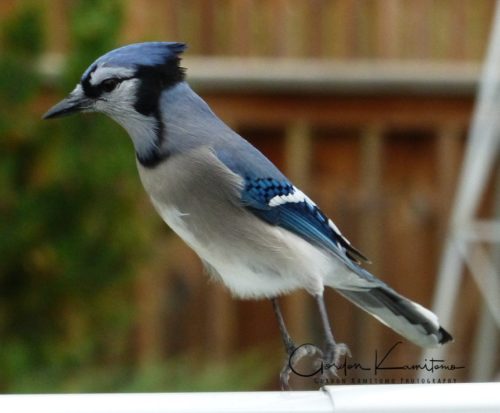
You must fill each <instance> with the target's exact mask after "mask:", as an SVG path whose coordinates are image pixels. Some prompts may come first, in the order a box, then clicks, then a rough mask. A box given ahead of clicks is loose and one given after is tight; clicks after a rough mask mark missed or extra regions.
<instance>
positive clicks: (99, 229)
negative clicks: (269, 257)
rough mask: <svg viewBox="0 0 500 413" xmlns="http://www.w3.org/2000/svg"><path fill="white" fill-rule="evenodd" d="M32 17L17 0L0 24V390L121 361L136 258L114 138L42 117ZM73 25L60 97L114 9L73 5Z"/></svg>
mask: <svg viewBox="0 0 500 413" xmlns="http://www.w3.org/2000/svg"><path fill="white" fill-rule="evenodd" d="M42 17H43V16H42V14H41V10H39V9H38V7H37V3H35V2H26V3H24V4H23V5H22V6H21V7H20V8H19V9H18V10H17V12H16V13H15V14H14V15H11V16H9V18H8V20H6V21H5V22H2V23H3V24H2V27H3V31H2V38H1V42H2V43H1V47H2V54H1V56H0V74H1V75H0V134H1V140H0V211H1V223H0V234H1V236H0V257H1V261H0V337H1V339H0V340H1V347H0V388H1V389H3V390H9V389H10V388H11V385H12V383H15V382H16V381H17V380H18V379H19V377H26V376H29V375H31V374H33V373H34V372H35V371H37V370H39V369H45V368H47V366H50V369H52V370H53V371H54V372H58V374H59V375H60V374H62V372H64V371H69V370H71V369H72V368H74V367H75V366H78V365H84V364H86V363H87V364H88V363H96V362H98V361H100V362H102V361H103V360H106V359H108V358H113V359H125V357H126V355H127V354H126V352H127V349H126V348H123V345H121V346H120V344H119V343H120V342H122V341H123V342H126V340H125V338H126V335H127V334H128V331H129V328H130V323H131V314H130V312H129V311H128V310H127V309H128V308H129V307H130V305H129V301H130V294H131V289H130V276H131V275H132V274H133V273H134V270H135V269H136V268H137V266H138V265H139V263H140V260H139V258H140V256H141V255H142V254H143V253H144V251H145V248H144V245H145V237H144V235H143V234H144V231H143V230H142V228H141V227H140V226H141V225H142V224H144V221H143V220H140V219H138V216H139V213H140V211H139V209H138V205H137V202H136V201H135V200H137V199H139V197H138V190H139V188H138V185H137V183H136V177H135V175H136V172H135V170H134V163H133V161H131V153H130V147H128V146H127V144H126V142H124V136H123V135H124V134H123V132H122V131H120V130H119V128H117V127H116V126H115V125H113V124H111V122H110V121H108V120H106V119H99V120H98V121H95V120H94V121H92V120H90V119H87V118H83V117H75V118H73V119H68V120H64V121H61V122H54V123H49V122H47V123H42V121H41V120H40V114H39V113H37V109H36V107H37V106H36V103H37V100H39V99H40V97H41V96H42V94H43V93H44V87H43V84H42V82H41V79H40V77H39V74H38V70H37V64H38V59H39V58H40V55H41V53H42V52H43V35H44V30H43V23H42ZM72 18H73V20H74V22H75V24H73V25H72V27H74V30H73V32H72V33H71V35H72V39H71V40H72V45H73V47H72V50H73V52H72V53H71V56H70V59H69V63H68V65H67V67H66V69H65V73H64V78H65V79H66V80H65V81H64V82H62V87H63V88H64V90H65V91H66V92H67V91H68V90H69V88H68V87H67V86H68V84H69V83H70V82H71V83H72V84H73V85H74V83H75V81H76V80H77V79H78V76H79V75H78V76H77V75H76V73H81V71H82V68H85V66H86V65H87V64H88V63H89V62H90V61H92V60H93V59H95V58H96V57H97V56H98V55H99V54H100V53H102V52H103V51H105V50H108V49H110V48H112V47H113V46H114V45H115V44H116V38H117V34H118V30H119V27H120V18H121V5H120V3H119V2H117V1H108V2H99V1H80V2H75V3H74V5H73V9H72ZM82 27H88V28H89V30H83V29H82ZM70 79H71V80H70ZM124 223H127V225H124ZM110 326H111V328H110Z"/></svg>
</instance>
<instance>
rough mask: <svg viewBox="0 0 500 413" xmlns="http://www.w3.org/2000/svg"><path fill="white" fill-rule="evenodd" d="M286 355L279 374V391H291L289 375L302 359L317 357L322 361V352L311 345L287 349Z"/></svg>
mask: <svg viewBox="0 0 500 413" xmlns="http://www.w3.org/2000/svg"><path fill="white" fill-rule="evenodd" d="M287 353H288V357H287V359H286V360H285V363H284V364H283V368H282V369H281V372H280V384H281V390H290V389H291V388H290V385H289V380H290V373H291V372H292V371H295V370H294V368H295V367H296V366H297V364H298V363H299V362H300V360H302V359H303V358H304V357H311V356H314V355H318V356H319V358H318V359H319V360H321V359H323V352H322V351H321V350H320V349H319V348H318V347H316V346H315V345H313V344H302V345H301V346H299V347H289V348H288V349H287Z"/></svg>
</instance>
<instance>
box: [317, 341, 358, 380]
mask: <svg viewBox="0 0 500 413" xmlns="http://www.w3.org/2000/svg"><path fill="white" fill-rule="evenodd" d="M344 356H348V357H351V351H350V350H349V347H347V345H346V344H344V343H328V344H327V346H326V349H325V352H324V356H323V359H322V360H323V372H322V378H324V377H323V376H325V375H326V376H337V370H338V369H339V368H340V367H341V366H342V363H341V362H340V359H341V358H342V357H344Z"/></svg>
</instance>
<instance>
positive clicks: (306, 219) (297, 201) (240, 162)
mask: <svg viewBox="0 0 500 413" xmlns="http://www.w3.org/2000/svg"><path fill="white" fill-rule="evenodd" d="M240 145H244V147H243V148H239V149H240V150H239V151H231V153H229V152H228V151H226V150H224V149H222V150H220V151H217V156H218V157H219V159H220V160H221V161H222V162H224V164H225V165H226V166H227V167H228V168H229V169H231V170H232V171H233V172H236V173H238V174H239V175H240V176H241V177H242V178H243V179H244V188H243V190H242V193H241V201H242V203H243V205H244V206H245V207H246V208H248V210H250V211H251V212H252V213H253V214H255V215H256V216H258V217H259V218H261V219H262V220H264V221H266V222H268V223H269V224H271V225H277V226H280V227H282V228H285V229H287V230H289V231H291V232H293V233H294V234H296V235H298V236H300V237H302V238H304V239H305V240H307V241H309V242H311V243H312V244H315V245H317V246H319V247H321V248H325V249H327V250H329V251H331V252H333V253H334V254H335V255H336V256H338V257H339V258H341V259H343V260H345V257H346V256H347V257H348V258H349V259H350V260H351V261H354V262H355V263H360V261H367V259H366V257H364V255H363V254H361V253H360V252H359V251H358V250H356V249H355V248H354V247H352V246H351V244H350V242H349V241H348V240H347V239H346V238H345V237H344V236H343V235H342V234H341V233H340V231H339V230H338V228H337V227H336V226H335V224H334V223H333V222H332V221H331V220H330V219H328V218H327V217H326V215H325V214H324V213H323V212H322V211H321V210H320V209H319V208H318V207H317V206H316V204H315V203H314V202H313V201H311V199H309V198H308V197H307V196H306V195H305V194H304V193H303V192H302V191H300V190H299V189H298V188H296V187H295V186H294V185H292V183H290V182H289V181H288V179H287V178H286V177H285V176H284V175H283V174H282V173H281V172H280V171H279V170H278V169H277V168H276V167H275V166H274V165H273V164H272V163H271V162H270V161H269V160H268V159H267V158H266V157H265V156H264V155H262V154H261V153H260V152H259V151H258V150H257V149H255V148H254V147H253V146H251V145H250V144H249V143H248V142H246V141H243V143H241V142H240ZM242 149H243V150H242Z"/></svg>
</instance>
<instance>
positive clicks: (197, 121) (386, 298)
mask: <svg viewBox="0 0 500 413" xmlns="http://www.w3.org/2000/svg"><path fill="white" fill-rule="evenodd" d="M184 50H185V45H184V44H182V43H171V42H147V43H138V44H131V45H127V46H124V47H121V48H118V49H116V50H113V51H111V52H108V53H107V54H105V55H103V56H101V57H100V58H98V59H97V60H96V61H95V62H94V63H92V64H91V65H90V67H89V68H88V69H87V70H86V71H85V72H84V73H83V75H82V77H81V80H80V82H79V83H78V84H77V85H76V87H75V89H74V90H73V91H72V92H71V93H70V94H69V96H68V97H67V98H65V99H64V100H62V101H61V102H60V103H58V104H56V105H55V106H54V107H52V108H51V109H50V110H49V111H48V112H47V113H46V114H45V115H44V118H45V119H49V118H56V117H59V116H63V115H69V114H72V113H76V112H101V113H105V114H106V115H108V116H110V117H111V118H112V119H114V120H115V121H116V122H118V123H119V124H120V125H121V126H122V127H123V128H124V129H125V130H126V131H127V132H128V134H129V135H130V137H131V139H132V142H133V145H134V149H135V154H136V163H137V168H138V170H139V175H140V179H141V181H142V184H143V186H144V188H145V189H146V191H147V193H148V195H149V197H150V198H151V201H152V203H153V205H154V207H155V209H156V211H157V212H158V213H159V215H160V216H161V217H162V218H163V220H164V221H165V222H166V223H167V224H168V225H169V226H170V227H171V228H172V230H173V231H175V232H176V233H177V234H178V235H179V236H180V237H181V238H182V239H183V240H184V241H185V242H186V243H187V244H188V245H189V246H190V247H191V248H192V249H193V250H194V251H195V252H196V253H197V254H198V255H199V257H200V258H201V260H202V261H203V263H204V265H205V267H206V268H207V269H208V271H209V273H210V274H212V275H213V276H214V277H215V278H216V279H218V280H220V281H222V283H224V284H225V285H226V286H227V288H229V290H230V291H231V293H232V294H233V295H234V296H236V297H239V298H254V299H259V298H269V299H271V300H272V303H273V308H274V311H275V314H276V317H277V319H278V323H279V327H280V331H281V334H282V337H283V341H284V344H285V347H286V351H287V352H288V354H289V355H291V354H292V353H294V352H295V351H296V349H297V347H296V346H295V344H294V342H293V341H292V339H291V337H290V335H289V334H288V331H287V329H286V326H285V322H284V319H283V316H282V314H281V311H280V307H279V304H278V301H277V297H279V296H282V295H284V294H287V293H290V292H292V291H294V290H297V289H305V290H306V291H308V292H309V293H310V294H311V295H312V296H313V297H314V298H315V300H316V302H317V306H318V310H319V314H320V317H321V322H322V329H323V332H324V336H325V342H326V344H325V347H324V351H322V352H321V355H322V357H323V359H324V360H325V361H326V362H327V363H329V364H330V365H334V364H336V362H337V361H338V359H339V357H341V356H342V355H343V354H345V353H346V352H347V351H348V350H347V347H346V346H345V345H343V344H340V343H336V341H335V340H334V336H333V334H332V330H331V328H330V323H329V320H328V316H327V311H326V307H325V303H324V300H323V291H324V288H325V286H326V287H332V288H334V289H336V290H337V291H338V292H339V293H340V294H341V295H343V296H344V297H346V298H347V299H349V300H350V301H352V302H353V303H354V304H356V305H357V306H359V307H361V308H362V309H363V310H365V311H367V312H368V313H370V314H371V315H373V316H374V317H375V318H377V319H378V320H379V321H381V322H382V323H384V324H386V325H387V326H388V327H390V328H392V329H393V330H395V331H396V332H398V333H399V334H401V335H402V336H404V337H406V338H407V339H408V340H410V341H412V342H413V343H415V344H417V345H419V346H422V347H429V346H437V345H440V344H443V343H446V342H447V341H450V340H452V337H451V335H450V334H449V333H448V332H447V331H446V330H445V329H443V328H442V327H441V326H440V325H439V321H438V319H437V317H436V315H434V314H433V313H432V312H431V311H429V310H427V309H425V308H424V307H422V306H421V305H419V304H417V303H415V302H412V301H410V300H409V299H407V298H405V297H403V296H402V295H400V294H399V293H397V292H396V291H394V290H393V289H392V288H391V287H389V286H388V285H387V284H385V283H384V282H382V281H381V280H379V279H377V278H376V277H374V276H373V275H372V274H370V273H369V272H368V271H366V270H365V269H364V268H362V266H361V264H362V262H363V261H366V258H365V257H364V256H363V255H362V254H361V253H360V252H359V251H358V250H357V249H355V248H354V247H353V246H352V245H351V244H350V242H349V241H348V240H347V239H346V238H345V237H344V236H343V235H342V233H341V232H340V231H339V229H338V228H337V226H336V225H335V224H334V223H333V221H331V220H330V219H329V218H328V217H327V216H326V215H325V214H324V213H323V212H322V211H321V210H320V209H319V207H318V206H317V205H316V204H315V203H314V202H313V201H312V200H311V199H310V198H309V197H308V196H307V195H305V194H304V193H303V192H302V191H301V190H300V189H299V188H297V187H296V186H294V185H293V184H292V183H291V182H290V180H289V179H287V178H286V176H285V175H284V174H283V173H281V172H280V171H279V170H278V169H277V168H276V167H275V166H274V165H273V164H272V163H271V162H270V161H269V160H268V159H267V158H266V157H265V156H264V155H263V154H262V153H261V152H259V151H258V150H257V149H256V148H254V147H253V146H252V145H251V144H250V143H248V142H247V141H246V140H245V139H243V138H242V137H241V136H239V135H238V134H237V133H236V132H234V131H233V130H231V129H230V128H229V127H228V126H227V125H225V124H224V123H223V122H222V121H221V120H220V119H219V118H218V117H217V116H216V115H215V114H214V113H213V112H212V110H211V109H210V107H209V106H208V105H207V104H206V103H205V102H204V101H203V100H202V99H201V98H200V97H199V96H198V95H197V94H196V93H195V92H193V90H192V89H191V88H190V87H189V85H188V84H187V83H186V81H185V69H184V68H182V67H181V66H180V55H181V53H182V52H183V51H184ZM291 367H292V366H291V365H290V363H288V361H287V362H286V363H285V366H284V368H283V370H282V372H281V384H282V387H285V388H286V387H287V385H288V376H289V373H290V368H291Z"/></svg>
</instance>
